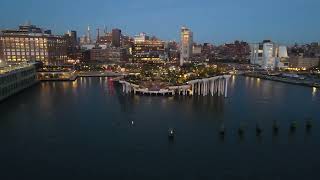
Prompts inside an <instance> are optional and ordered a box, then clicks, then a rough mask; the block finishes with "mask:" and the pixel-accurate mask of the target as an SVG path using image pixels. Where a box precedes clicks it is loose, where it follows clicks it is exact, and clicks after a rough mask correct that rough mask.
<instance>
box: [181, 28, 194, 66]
mask: <svg viewBox="0 0 320 180" xmlns="http://www.w3.org/2000/svg"><path fill="white" fill-rule="evenodd" d="M192 45H193V33H192V32H191V30H190V29H188V28H186V27H182V28H181V44H180V46H181V49H180V66H182V65H183V64H184V63H185V62H186V61H189V60H190V57H191V55H192Z"/></svg>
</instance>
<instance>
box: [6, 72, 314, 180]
mask: <svg viewBox="0 0 320 180" xmlns="http://www.w3.org/2000/svg"><path fill="white" fill-rule="evenodd" d="M306 118H313V123H314V127H313V128H312V130H311V131H310V132H306V130H305V128H304V123H305V119H306ZM274 120H277V121H278V122H279V125H280V131H279V134H278V135H274V134H273V133H272V122H273V121H274ZM294 120H296V121H297V122H298V128H297V131H296V132H295V133H291V132H290V131H289V126H290V123H291V122H292V121H294ZM132 121H133V122H134V124H132ZM319 121H320V90H319V89H318V90H316V89H312V88H308V87H301V86H294V85H290V84H283V83H279V82H272V81H265V80H259V79H254V78H246V77H233V78H232V80H231V82H230V85H229V98H227V99H223V98H218V97H175V98H173V97H140V96H125V95H122V93H121V92H120V87H119V85H117V84H115V83H113V82H112V81H109V80H108V79H107V78H80V79H78V80H77V81H75V82H46V83H41V84H39V85H37V86H34V87H32V88H30V89H27V90H25V91H24V92H22V93H20V94H18V95H16V96H13V97H11V98H9V99H8V100H6V101H4V102H2V103H1V104H0V142H1V146H0V179H255V180H256V179H299V180H301V179H320V175H319V170H320V156H319V152H320V131H319V130H320V123H319ZM257 123H259V124H260V125H261V127H263V129H264V131H263V133H262V135H261V137H256V135H255V126H256V124H257ZM221 124H224V125H225V127H226V129H227V132H226V136H225V138H224V139H222V138H221V137H220V136H219V129H220V126H221ZM240 124H243V125H245V134H244V137H243V138H240V137H239V136H238V134H237V128H238V127H239V126H240ZM171 127H173V128H175V129H176V132H177V134H176V138H175V139H174V141H169V140H168V128H171Z"/></svg>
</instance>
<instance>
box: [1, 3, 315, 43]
mask: <svg viewBox="0 0 320 180" xmlns="http://www.w3.org/2000/svg"><path fill="white" fill-rule="evenodd" d="M319 7H320V1H319V0H90V1H89V0H50V1H48V0H23V1H22V0H1V6H0V29H5V28H16V27H17V26H18V25H19V24H24V23H25V22H26V21H28V20H29V21H31V22H32V23H33V24H35V25H38V26H40V27H43V28H47V29H52V31H53V32H54V33H55V34H62V33H64V32H66V31H67V30H69V29H74V30H77V31H78V32H79V35H82V34H83V33H84V32H85V30H86V27H87V26H88V25H90V26H91V27H92V30H93V31H95V30H96V29H97V28H98V27H99V28H100V29H103V27H104V26H107V27H108V30H110V29H112V28H115V27H117V28H120V29H122V32H123V33H124V34H129V35H135V34H138V33H139V32H146V33H148V34H150V35H155V36H157V37H159V38H161V39H164V40H179V30H180V27H181V26H183V25H186V26H188V27H189V28H191V29H192V31H193V32H194V40H195V41H197V42H211V43H223V42H231V41H234V40H236V39H239V40H245V41H248V42H258V41H261V40H263V39H272V40H273V41H275V42H279V43H284V44H288V43H293V42H298V43H303V42H313V41H320V23H319V18H320V13H319Z"/></svg>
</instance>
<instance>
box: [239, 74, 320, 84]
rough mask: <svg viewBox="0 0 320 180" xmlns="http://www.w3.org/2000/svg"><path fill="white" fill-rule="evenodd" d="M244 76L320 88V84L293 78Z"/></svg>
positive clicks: (258, 75)
mask: <svg viewBox="0 0 320 180" xmlns="http://www.w3.org/2000/svg"><path fill="white" fill-rule="evenodd" d="M242 76H245V77H253V78H260V79H264V80H269V81H275V82H281V83H286V84H292V85H297V86H305V87H311V88H320V84H316V83H315V82H307V81H305V80H300V79H292V78H285V77H279V76H270V75H263V74H257V73H244V74H242Z"/></svg>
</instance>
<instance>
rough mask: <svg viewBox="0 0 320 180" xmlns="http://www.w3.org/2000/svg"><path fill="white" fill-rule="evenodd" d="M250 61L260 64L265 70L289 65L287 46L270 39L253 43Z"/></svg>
mask: <svg viewBox="0 0 320 180" xmlns="http://www.w3.org/2000/svg"><path fill="white" fill-rule="evenodd" d="M250 63H251V64H255V65H259V66H261V67H262V68H263V69H265V70H275V69H278V68H280V69H282V68H288V67H289V56H288V52H287V47H286V46H280V45H278V44H276V43H273V42H271V41H269V40H265V41H263V42H262V43H258V44H252V45H251V57H250Z"/></svg>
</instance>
